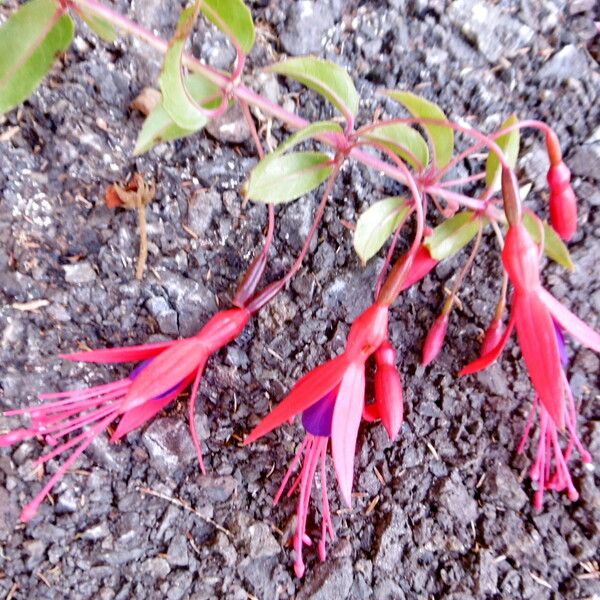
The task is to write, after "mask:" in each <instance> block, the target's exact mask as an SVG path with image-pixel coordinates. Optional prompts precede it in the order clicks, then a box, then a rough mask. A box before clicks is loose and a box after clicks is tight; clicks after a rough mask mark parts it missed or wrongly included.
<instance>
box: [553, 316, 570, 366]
mask: <svg viewBox="0 0 600 600" xmlns="http://www.w3.org/2000/svg"><path fill="white" fill-rule="evenodd" d="M553 321H554V319H553ZM554 331H555V332H556V342H557V343H558V354H559V356H560V364H561V365H562V366H563V369H566V368H567V367H568V366H569V355H568V353H567V346H566V344H565V336H564V335H563V332H562V329H561V327H560V325H559V324H558V323H557V322H556V321H554Z"/></svg>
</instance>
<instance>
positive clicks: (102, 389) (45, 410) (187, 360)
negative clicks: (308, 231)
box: [0, 309, 250, 521]
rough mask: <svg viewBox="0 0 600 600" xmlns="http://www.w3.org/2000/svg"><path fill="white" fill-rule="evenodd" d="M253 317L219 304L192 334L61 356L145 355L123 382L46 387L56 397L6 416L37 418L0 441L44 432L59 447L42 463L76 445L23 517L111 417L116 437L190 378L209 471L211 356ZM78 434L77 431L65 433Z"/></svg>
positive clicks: (114, 358)
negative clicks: (206, 378) (205, 399)
mask: <svg viewBox="0 0 600 600" xmlns="http://www.w3.org/2000/svg"><path fill="white" fill-rule="evenodd" d="M249 316H250V315H249V313H248V311H246V310H245V309H233V310H227V311H221V312H219V313H217V314H216V315H215V316H214V317H212V319H210V320H209V321H208V323H207V324H206V325H205V326H204V327H203V328H202V329H201V330H200V331H199V332H198V333H197V334H196V335H195V336H193V337H191V338H186V339H183V340H176V341H172V342H161V343H159V344H148V345H141V346H130V347H124V348H112V349H105V350H95V351H91V352H76V353H73V354H66V355H62V357H63V358H66V359H68V360H77V361H84V362H94V363H120V362H137V361H143V362H142V363H141V364H140V365H139V366H137V367H136V368H135V369H133V371H132V372H131V373H130V374H129V376H128V377H125V378H124V379H121V380H119V381H115V382H113V383H109V384H105V385H100V386H95V387H91V388H84V389H79V390H72V391H67V392H58V393H53V394H42V395H41V396H40V399H41V400H49V401H50V402H47V403H45V404H41V405H39V406H30V407H27V408H21V409H16V410H11V411H7V412H5V413H4V414H5V415H6V416H17V415H28V416H29V417H30V418H31V425H30V426H29V427H27V428H22V429H16V430H14V431H11V432H9V433H6V434H4V435H0V446H10V445H12V444H15V443H17V442H20V441H23V440H25V439H28V438H32V437H37V436H40V437H42V438H43V439H44V441H45V442H46V443H47V444H48V445H50V446H54V448H53V449H52V450H51V451H50V452H48V453H46V454H44V455H43V456H41V457H40V458H39V459H38V460H37V461H36V464H43V463H45V462H47V461H48V460H50V459H52V458H55V457H57V456H59V455H61V454H63V453H64V452H67V451H68V450H70V449H72V448H74V450H73V452H72V453H71V455H70V456H69V457H68V458H67V459H66V460H65V461H64V463H63V464H62V465H61V466H60V467H59V469H58V470H57V471H56V473H55V474H54V475H53V476H52V477H51V478H50V479H49V480H48V482H47V483H46V485H45V486H44V487H43V489H42V490H41V491H40V492H39V493H38V495H37V496H36V497H35V498H34V499H33V500H32V501H31V502H30V503H29V504H28V505H27V506H25V508H24V509H23V511H22V513H21V520H22V521H29V520H30V519H31V518H32V517H33V516H34V515H35V514H36V512H37V510H38V508H39V505H40V504H41V503H42V502H43V500H44V498H45V497H46V495H47V494H48V493H49V492H50V491H51V490H52V488H53V487H54V485H55V484H56V483H57V482H58V480H59V479H60V478H61V477H62V475H63V474H64V473H65V472H66V471H67V469H69V467H70V466H71V465H72V464H73V463H74V462H75V460H76V459H77V458H78V457H79V456H80V455H81V454H82V453H83V452H84V451H85V450H86V448H87V447H88V446H89V445H90V444H91V443H92V442H93V441H94V439H95V438H96V437H98V435H100V433H101V432H102V431H104V430H105V429H106V428H107V427H108V426H109V425H110V424H111V423H113V422H115V421H116V420H117V419H119V422H118V426H117V428H116V430H115V432H114V433H113V435H112V437H111V440H113V441H114V440H117V439H119V438H121V437H123V436H124V435H126V434H127V433H129V432H130V431H132V430H133V429H135V428H136V427H139V426H140V425H141V424H142V423H144V422H146V421H148V420H149V419H151V418H152V417H154V416H155V415H156V414H157V413H159V412H160V411H161V410H162V409H163V408H164V407H165V406H166V405H167V404H168V403H169V402H171V400H173V399H174V398H175V397H177V396H178V395H179V394H180V393H181V392H182V391H183V390H185V389H186V388H187V387H188V386H189V385H190V384H192V392H191V395H190V400H189V404H188V408H189V410H188V414H189V421H190V430H191V434H192V439H193V442H194V447H195V449H196V453H197V456H198V460H199V463H200V468H201V469H202V471H203V472H204V464H203V461H202V450H201V448H200V442H199V440H198V435H197V432H196V428H195V404H196V394H197V391H198V386H199V384H200V380H201V377H202V373H203V371H204V366H205V364H206V361H207V360H208V358H209V356H210V355H211V354H212V353H213V352H215V350H217V349H219V348H221V347H222V346H223V345H225V344H227V343H228V342H230V341H231V340H232V339H234V338H235V337H237V336H238V335H239V334H240V333H241V331H242V330H243V328H244V327H245V326H246V323H247V322H248V319H249ZM74 433H76V435H74V436H73V437H70V438H68V439H67V436H69V435H70V434H74Z"/></svg>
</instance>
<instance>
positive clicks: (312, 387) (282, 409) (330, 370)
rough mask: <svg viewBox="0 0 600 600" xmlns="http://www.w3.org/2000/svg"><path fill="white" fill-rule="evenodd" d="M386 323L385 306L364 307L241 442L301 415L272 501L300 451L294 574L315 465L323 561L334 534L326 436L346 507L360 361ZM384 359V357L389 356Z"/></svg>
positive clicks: (359, 408)
mask: <svg viewBox="0 0 600 600" xmlns="http://www.w3.org/2000/svg"><path fill="white" fill-rule="evenodd" d="M387 324H388V309H387V307H385V306H382V305H380V304H377V303H375V304H373V305H372V306H371V307H370V308H368V309H367V310H366V311H365V312H364V313H362V315H360V317H358V319H356V321H354V323H353V324H352V328H351V330H350V334H349V335H348V341H347V344H346V350H345V351H344V353H343V354H342V355H340V356H338V357H336V358H334V359H332V360H330V361H328V362H326V363H324V364H322V365H320V366H319V367H317V368H316V369H314V370H313V371H311V372H310V373H308V374H307V375H305V376H304V377H303V378H302V379H300V380H299V381H298V382H297V383H296V385H295V386H294V387H293V388H292V391H291V392H290V393H289V395H288V396H287V397H286V398H285V399H284V400H282V401H281V402H280V403H279V404H278V405H277V406H276V407H275V408H274V409H273V410H272V411H271V413H270V414H269V415H267V416H266V417H265V418H264V419H263V420H262V421H261V422H260V423H259V424H258V425H257V426H256V427H255V428H254V430H253V431H252V432H251V433H250V434H249V435H248V437H247V438H246V440H245V442H244V444H250V443H252V442H254V441H256V440H257V439H258V438H260V437H262V436H264V435H265V434H267V433H269V432H270V431H272V430H273V429H275V428H276V427H278V426H279V425H281V424H282V423H284V422H285V421H288V420H290V419H293V418H294V417H295V416H297V415H300V414H301V415H302V424H303V425H304V428H305V430H306V432H307V433H306V438H305V440H304V442H303V443H302V445H301V446H300V449H299V450H298V452H297V453H296V456H295V458H294V460H293V461H292V463H291V465H290V468H289V470H288V473H287V474H286V476H285V478H284V480H283V483H282V485H281V488H280V489H279V492H278V493H277V495H276V497H275V501H276V502H277V501H278V500H279V498H280V497H281V494H282V492H283V489H284V487H285V485H286V484H287V481H288V480H289V477H290V475H291V473H292V471H293V470H294V469H295V468H296V467H297V465H298V464H299V463H300V461H301V460H302V455H303V454H304V463H303V466H302V470H301V472H300V475H299V477H298V478H297V479H296V482H295V483H294V485H293V486H292V488H291V490H290V492H289V493H290V494H291V493H292V492H293V491H294V489H296V487H299V488H300V498H299V501H298V508H297V514H298V523H297V525H296V531H295V537H294V548H295V550H296V562H295V571H296V574H297V575H298V576H299V577H301V576H302V574H303V573H304V562H303V560H302V547H303V545H310V543H311V542H310V538H308V536H307V535H306V517H307V514H308V504H309V500H310V488H311V484H312V481H313V479H314V475H315V472H316V469H317V466H318V464H320V465H321V480H322V481H321V486H322V502H323V508H322V511H323V525H322V534H321V541H320V543H319V555H320V557H321V559H322V560H324V558H325V543H326V536H327V533H329V535H330V537H331V538H333V537H334V533H333V526H332V523H331V517H330V513H329V504H328V500H327V491H326V489H327V488H326V481H325V455H326V451H327V446H328V444H329V441H330V440H331V454H332V458H333V464H334V469H335V473H336V478H337V481H338V484H339V487H340V495H341V497H342V499H343V501H344V502H345V503H346V505H347V506H349V507H350V506H351V502H352V501H351V492H352V479H353V474H354V454H355V450H356V439H357V436H358V428H359V425H360V421H361V417H362V415H363V410H364V408H365V363H366V361H367V359H368V358H369V357H370V356H371V355H372V354H373V353H374V352H375V350H377V348H378V347H380V346H381V344H382V343H383V342H384V341H385V340H386V338H387ZM384 360H385V361H386V362H387V361H389V357H387V358H385V359H384ZM380 402H381V403H382V404H385V403H386V402H388V401H384V400H381V399H380ZM397 421H398V418H397V415H394V416H390V418H389V419H388V426H389V427H390V430H391V431H395V430H397Z"/></svg>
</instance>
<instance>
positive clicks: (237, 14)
mask: <svg viewBox="0 0 600 600" xmlns="http://www.w3.org/2000/svg"><path fill="white" fill-rule="evenodd" d="M200 10H201V11H202V12H203V13H204V16H205V17H206V18H207V19H208V20H209V21H210V22H211V23H213V24H214V25H216V26H217V27H218V28H219V29H220V30H221V31H222V32H223V33H224V34H225V35H226V36H227V37H228V38H229V39H230V40H231V41H232V42H233V44H234V45H235V46H238V47H239V48H240V49H241V50H242V52H244V54H249V53H250V50H252V46H253V45H254V23H253V22H252V14H251V13H250V9H249V8H248V7H247V6H246V5H245V4H244V3H243V2H242V0H204V1H203V2H202V5H201V7H200Z"/></svg>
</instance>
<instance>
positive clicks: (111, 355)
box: [59, 340, 181, 363]
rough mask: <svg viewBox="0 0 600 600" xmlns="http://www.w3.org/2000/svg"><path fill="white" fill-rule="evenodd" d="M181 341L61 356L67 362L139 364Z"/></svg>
mask: <svg viewBox="0 0 600 600" xmlns="http://www.w3.org/2000/svg"><path fill="white" fill-rule="evenodd" d="M179 341H181V340H172V341H170V342H157V343H156V344H141V345H139V346H121V347H119V348H104V349H102V350H90V351H88V352H72V353H70V354H60V355H59V356H60V357H61V358H64V359H65V360H73V361H80V362H90V363H119V362H139V361H141V360H146V359H147V358H154V357H155V356H156V355H157V354H160V353H161V352H162V351H163V350H166V349H167V348H170V347H171V346H172V345H173V344H176V343H178V342H179Z"/></svg>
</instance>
